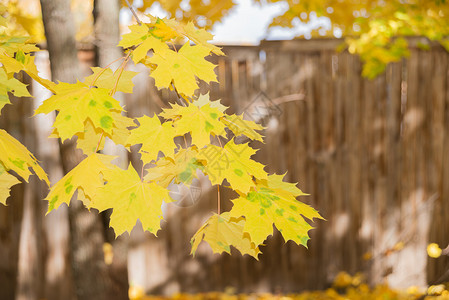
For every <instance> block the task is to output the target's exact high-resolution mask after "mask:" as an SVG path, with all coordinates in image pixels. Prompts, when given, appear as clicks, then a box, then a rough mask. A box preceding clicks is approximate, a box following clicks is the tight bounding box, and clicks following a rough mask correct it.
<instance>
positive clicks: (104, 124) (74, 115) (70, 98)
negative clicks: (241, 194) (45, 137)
mask: <svg viewBox="0 0 449 300" xmlns="http://www.w3.org/2000/svg"><path fill="white" fill-rule="evenodd" d="M55 92H56V94H55V95H54V96H52V97H50V98H48V99H47V100H45V101H44V102H43V103H42V105H41V106H39V107H38V109H36V112H35V114H39V113H46V114H48V113H50V112H52V111H54V110H56V111H59V114H58V116H57V117H56V120H55V123H54V124H53V125H54V127H55V128H56V129H57V132H58V134H59V137H60V138H61V139H62V140H65V139H68V138H71V137H72V136H73V135H75V134H77V133H79V132H84V122H85V121H86V120H87V119H90V120H91V121H92V123H93V124H94V126H95V128H99V129H102V130H103V131H105V132H106V133H108V134H112V130H113V128H114V116H113V115H112V113H113V112H114V111H115V112H120V111H122V110H123V109H122V107H121V106H120V104H119V102H118V101H117V100H115V99H114V98H112V97H111V96H109V91H108V90H107V89H103V88H89V86H87V85H86V84H84V83H81V82H78V83H75V84H69V83H64V82H61V83H59V84H58V85H57V86H56V87H55Z"/></svg>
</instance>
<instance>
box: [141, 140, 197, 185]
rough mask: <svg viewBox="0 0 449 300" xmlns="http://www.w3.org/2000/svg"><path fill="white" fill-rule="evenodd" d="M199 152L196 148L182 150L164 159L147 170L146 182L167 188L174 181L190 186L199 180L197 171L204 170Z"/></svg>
mask: <svg viewBox="0 0 449 300" xmlns="http://www.w3.org/2000/svg"><path fill="white" fill-rule="evenodd" d="M197 155H198V150H197V149H196V147H195V146H193V147H189V148H187V149H180V150H179V151H178V152H176V154H175V155H174V157H173V158H172V157H163V158H161V159H159V160H158V161H157V162H156V165H155V166H153V167H152V168H149V169H147V171H148V174H147V175H146V176H145V181H154V182H157V183H158V184H159V185H160V186H163V187H165V188H167V187H168V185H169V184H170V183H171V182H172V181H173V180H174V181H175V183H181V182H182V183H185V184H190V183H191V182H192V179H193V178H197V174H196V170H197V169H201V170H202V169H203V167H204V166H203V164H202V163H201V162H200V161H199V160H198V158H197Z"/></svg>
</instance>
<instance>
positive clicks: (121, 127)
mask: <svg viewBox="0 0 449 300" xmlns="http://www.w3.org/2000/svg"><path fill="white" fill-rule="evenodd" d="M111 114H112V117H113V119H114V127H113V128H112V134H107V133H106V132H104V131H103V130H102V129H99V128H95V126H94V125H93V123H92V121H91V120H90V119H87V120H86V121H85V122H84V131H83V132H78V133H76V136H77V137H78V139H77V141H76V147H77V148H79V149H81V150H82V151H83V153H84V154H86V155H91V154H93V153H95V152H96V150H97V151H100V150H103V149H104V145H105V141H106V139H105V138H104V137H108V138H109V139H111V140H112V141H113V142H114V143H115V144H116V145H123V146H124V147H125V148H127V149H129V147H128V146H126V140H127V139H128V137H129V135H130V131H129V130H128V127H132V126H135V125H136V124H135V123H134V121H133V119H131V118H128V117H126V116H123V115H122V114H120V113H118V112H114V111H112V112H111ZM54 133H55V134H54V135H52V136H50V137H58V136H59V135H58V133H57V131H56V130H54ZM102 135H103V137H102Z"/></svg>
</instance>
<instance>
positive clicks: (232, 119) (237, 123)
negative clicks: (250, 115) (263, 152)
mask: <svg viewBox="0 0 449 300" xmlns="http://www.w3.org/2000/svg"><path fill="white" fill-rule="evenodd" d="M222 122H223V123H224V124H226V126H227V127H228V128H229V130H231V131H232V132H233V133H234V134H235V136H239V135H245V136H247V137H249V138H250V139H252V140H255V141H260V142H263V137H262V135H260V134H259V133H258V132H256V130H263V129H264V127H263V126H261V125H259V124H257V123H255V122H254V121H249V120H245V119H244V118H243V114H241V115H226V116H225V117H224V118H223V119H222Z"/></svg>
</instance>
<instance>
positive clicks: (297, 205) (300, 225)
mask: <svg viewBox="0 0 449 300" xmlns="http://www.w3.org/2000/svg"><path fill="white" fill-rule="evenodd" d="M282 178H283V176H282V175H270V176H268V179H267V180H260V181H258V182H257V186H256V187H255V189H254V190H251V191H250V192H249V193H248V194H247V195H246V196H240V197H239V198H237V199H235V200H232V202H233V204H234V206H233V207H232V209H231V211H230V216H231V217H241V216H244V217H245V220H246V222H245V225H244V229H243V231H244V232H247V233H248V234H249V235H250V236H251V240H252V241H253V242H254V243H255V244H256V245H259V244H261V243H262V242H263V241H264V240H265V239H266V238H267V237H268V236H269V235H271V234H272V233H273V224H274V225H275V226H276V228H277V229H278V230H279V231H280V232H281V234H282V236H283V237H284V239H285V241H288V240H292V241H294V242H295V243H297V244H301V245H303V246H305V247H307V241H308V240H309V235H308V231H309V230H310V229H312V228H313V227H312V226H310V225H309V224H308V223H307V222H306V221H305V219H304V218H307V219H309V220H313V218H318V219H322V217H321V216H320V214H319V213H318V212H317V211H316V210H315V209H313V208H312V207H310V206H308V205H306V204H304V203H302V202H300V201H297V200H296V197H297V196H301V195H305V194H304V193H303V192H301V190H299V189H298V188H297V187H296V185H295V184H293V183H287V182H283V181H282Z"/></svg>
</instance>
